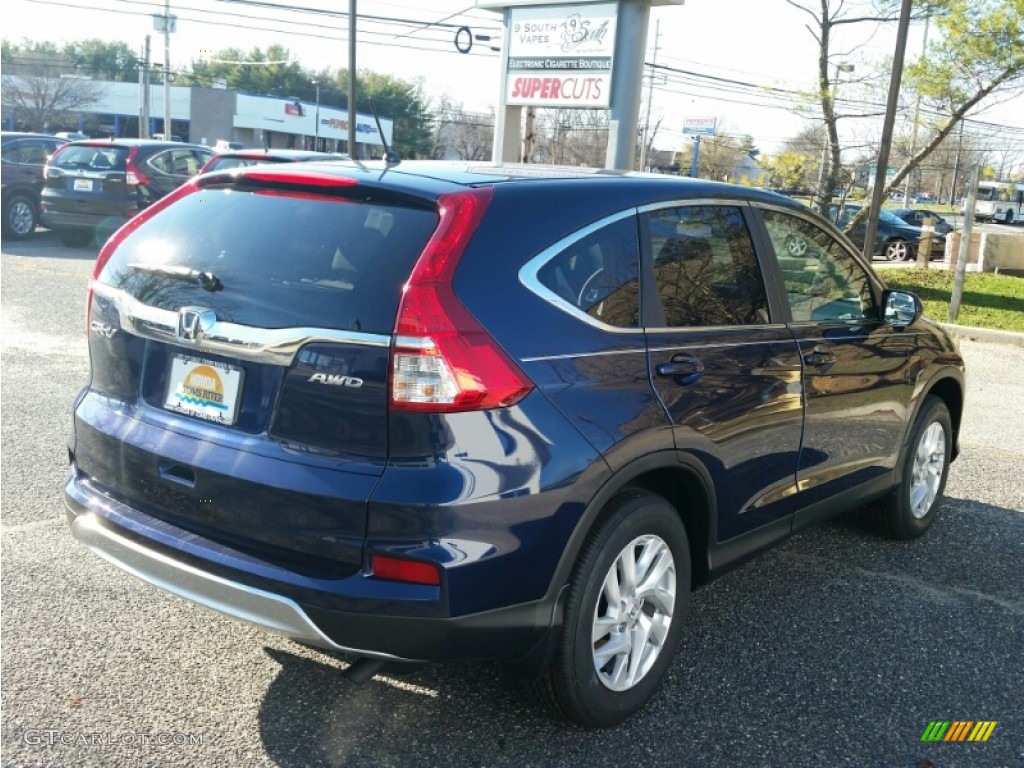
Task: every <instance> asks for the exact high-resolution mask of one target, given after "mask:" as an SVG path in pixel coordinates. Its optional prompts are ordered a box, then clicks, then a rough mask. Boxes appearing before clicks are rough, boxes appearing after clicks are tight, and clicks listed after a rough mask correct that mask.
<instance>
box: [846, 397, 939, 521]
mask: <svg viewBox="0 0 1024 768" xmlns="http://www.w3.org/2000/svg"><path fill="white" fill-rule="evenodd" d="M952 446H953V427H952V422H951V420H950V417H949V410H948V409H947V408H946V404H945V403H944V402H942V400H940V399H939V398H937V397H929V398H928V399H927V400H925V402H924V404H923V405H922V406H921V411H920V412H919V413H918V416H917V421H915V422H914V427H913V429H912V430H911V433H910V440H909V441H908V442H907V446H906V448H905V449H904V454H903V456H902V457H901V461H900V464H901V466H902V470H901V476H900V484H899V485H898V486H896V487H895V488H893V490H892V491H891V492H890V493H889V495H888V496H886V497H885V498H883V499H881V500H880V501H878V502H875V504H873V505H872V506H870V507H869V508H868V509H867V510H866V513H865V520H866V522H867V524H868V526H869V527H870V528H872V529H873V530H875V531H877V532H879V533H882V534H884V535H886V536H890V537H892V538H894V539H914V538H917V537H918V536H920V535H921V534H922V533H924V532H925V531H927V530H928V529H929V528H930V527H931V525H932V523H934V522H935V518H936V517H937V516H938V507H939V504H940V502H941V501H942V494H943V492H944V491H945V489H946V476H947V475H948V474H949V462H950V457H951V455H952Z"/></svg>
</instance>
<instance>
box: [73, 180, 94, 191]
mask: <svg viewBox="0 0 1024 768" xmlns="http://www.w3.org/2000/svg"><path fill="white" fill-rule="evenodd" d="M75 192H92V179H75Z"/></svg>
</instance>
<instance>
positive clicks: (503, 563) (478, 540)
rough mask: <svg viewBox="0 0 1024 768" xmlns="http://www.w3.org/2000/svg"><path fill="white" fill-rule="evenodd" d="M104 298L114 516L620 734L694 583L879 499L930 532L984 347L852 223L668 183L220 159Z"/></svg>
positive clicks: (267, 620) (149, 220) (352, 637)
mask: <svg viewBox="0 0 1024 768" xmlns="http://www.w3.org/2000/svg"><path fill="white" fill-rule="evenodd" d="M794 239H799V240H801V242H802V245H803V247H802V248H800V249H798V250H799V255H793V253H792V250H791V249H790V248H789V245H790V244H791V243H792V242H793V241H794ZM88 327H89V349H90V356H91V363H92V374H91V378H90V380H89V383H88V385H87V386H86V387H85V389H84V390H83V391H82V393H81V394H80V395H79V397H78V399H77V400H76V402H75V405H74V434H73V437H72V440H71V445H70V449H71V451H70V453H71V472H70V475H69V478H68V480H67V484H66V500H67V506H68V514H69V518H70V522H71V530H72V533H73V534H74V536H75V538H77V539H78V540H79V541H80V542H82V543H83V544H85V545H86V546H88V547H89V548H91V549H93V550H94V551H96V552H97V553H98V554H100V555H101V556H103V557H104V558H106V559H107V560H109V561H111V562H113V563H114V564H116V565H118V566H120V567H121V568H124V569H125V570H128V571H129V572H131V573H133V574H134V575H136V576H140V577H141V578H143V579H146V580H148V581H150V582H152V583H154V584H156V585H158V586H160V587H162V588H164V589H166V590H169V591H171V592H173V593H176V594H178V595H181V596H183V597H187V598H189V599H191V600H194V601H196V602H198V603H201V604H203V605H206V606H209V607H211V608H214V609H217V610H219V611H222V612H224V613H227V614H230V615H232V616H236V617H239V618H241V619H245V620H247V621H250V622H254V623H256V624H258V625H261V626H263V627H266V628H267V629H269V630H270V631H273V632H277V633H281V634H284V635H287V636H290V637H292V638H295V639H297V640H299V641H302V642H305V643H312V644H315V645H318V646H322V647H325V648H329V649H334V650H339V651H345V652H349V653H351V654H354V655H355V656H357V657H360V660H359V661H357V662H356V663H355V664H354V665H353V667H352V668H350V670H349V671H350V673H351V674H352V675H353V677H356V678H358V677H364V676H366V675H368V674H371V673H372V672H373V671H374V669H376V668H377V666H376V665H378V664H380V663H382V662H387V661H408V660H415V661H422V660H444V659H484V660H494V661H500V662H505V663H509V664H515V665H517V666H518V667H519V668H521V669H522V670H523V671H524V672H526V673H528V674H530V675H531V676H532V678H533V680H534V687H535V688H536V690H537V691H538V693H539V694H540V695H541V697H542V698H543V699H544V700H545V701H546V702H548V703H549V704H550V705H551V706H552V707H553V708H554V709H555V711H556V712H558V713H561V714H562V715H564V716H566V717H568V718H569V719H570V720H572V721H574V722H577V723H580V724H583V725H586V726H597V727H600V726H608V725H612V724H615V723H618V722H621V721H622V720H624V719H625V718H627V717H629V716H630V715H631V714H633V713H634V712H636V711H637V710H639V709H640V708H641V707H642V706H643V705H644V704H645V703H646V702H647V701H648V700H649V698H650V697H651V696H652V695H653V694H654V693H655V691H656V690H657V688H658V686H659V684H660V682H661V680H662V679H663V678H664V676H665V673H666V670H667V668H668V667H669V665H670V664H671V662H672V657H673V653H674V651H675V649H676V646H677V645H678V643H679V639H680V636H681V634H682V632H683V629H684V622H685V619H686V613H687V607H688V602H689V595H690V592H691V589H693V588H694V587H696V586H698V585H701V584H705V583H707V582H708V581H710V580H711V579H713V578H715V577H716V576H718V575H720V574H722V573H725V572H726V571H728V570H729V569H731V568H734V567H736V566H737V565H739V564H741V563H742V562H744V561H745V560H747V559H748V558H750V557H751V556H753V555H754V554H756V553H757V552H759V551H761V550H764V549H765V548H767V547H769V546H772V545H774V544H777V543H778V542H780V541H782V540H784V539H785V538H786V537H787V536H789V535H790V534H791V533H792V532H793V531H795V530H798V529H800V528H802V527H804V526H807V525H809V524H812V523H816V522H819V521H821V520H824V519H827V518H829V517H831V516H833V515H836V514H838V513H840V512H842V511H844V510H847V509H851V508H854V507H857V506H858V505H863V504H865V503H867V502H872V505H871V506H870V507H869V508H868V509H867V511H866V513H865V515H866V519H867V520H868V521H869V522H870V523H871V524H872V525H873V526H875V527H877V528H879V529H881V530H883V531H885V532H887V533H889V534H890V535H892V536H895V537H898V538H912V537H915V536H918V535H920V534H921V533H923V532H924V531H925V530H926V529H927V528H928V527H929V526H930V525H931V524H932V523H933V522H934V520H935V518H936V515H937V513H938V508H939V506H940V501H941V498H942V493H943V488H944V485H945V482H946V475H947V472H948V468H949V465H950V462H951V460H952V459H953V458H954V457H955V456H956V454H957V440H958V434H959V430H960V419H961V411H962V406H963V393H964V374H963V362H962V360H961V358H960V356H959V354H958V352H957V349H956V346H955V345H954V343H953V342H952V341H951V340H950V338H949V337H948V336H947V334H946V333H945V332H944V331H943V330H941V329H940V328H939V327H938V326H936V325H934V324H933V323H930V322H928V321H927V320H924V319H923V318H922V317H921V309H920V303H919V302H918V300H917V299H916V297H915V296H913V295H912V294H909V293H905V292H901V291H892V290H888V289H887V288H886V287H885V285H884V284H883V283H882V282H881V281H880V280H879V279H878V277H876V276H875V274H874V273H873V272H872V270H871V267H870V265H868V264H866V263H864V262H863V261H862V259H861V257H860V256H859V254H858V253H857V251H856V249H855V248H853V247H852V246H851V244H850V243H849V241H847V240H846V239H845V238H844V237H843V236H842V235H840V234H839V233H838V232H837V231H836V230H835V229H834V228H833V227H832V226H831V225H830V224H828V223H827V222H826V221H825V220H824V219H821V218H819V217H818V216H817V215H816V214H814V213H812V212H810V211H808V210H807V209H806V208H805V207H803V206H802V205H800V204H799V203H794V202H791V201H789V200H787V199H786V198H783V197H781V196H777V195H774V194H771V193H767V192H759V191H756V190H752V189H750V188H745V187H739V186H729V185H722V184H714V183H709V182H703V181H697V180H691V179H679V178H670V177H654V176H645V175H633V174H622V175H615V174H611V173H607V172H603V173H593V172H572V171H566V170H565V169H545V168H538V167H536V166H526V167H517V166H489V165H482V166H465V165H462V166H453V165H447V164H432V163H421V164H417V163H402V164H401V165H398V166H397V167H391V166H389V167H385V166H384V165H382V164H376V165H366V166H364V165H360V164H355V163H352V162H347V161H346V162H338V163H299V164H286V165H279V166H274V167H268V166H254V167H252V168H245V169H237V170H236V171H234V172H224V173H212V174H206V175H203V176H200V177H197V178H195V179H193V180H192V181H190V182H188V183H187V184H186V185H185V186H184V187H182V188H181V189H179V190H177V191H176V192H174V193H172V194H171V195H170V196H168V197H166V198H164V199H162V200H160V201H158V202H156V203H154V204H153V205H152V206H150V207H149V208H147V209H146V210H145V211H144V212H143V213H142V214H140V215H139V216H137V217H136V218H134V219H133V220H132V221H131V222H129V223H128V224H127V225H126V226H124V227H123V228H122V229H120V230H119V231H118V232H117V233H116V234H115V235H114V236H113V237H112V238H111V239H110V241H108V243H107V244H106V245H105V247H104V248H103V250H102V251H101V253H100V256H99V259H98V262H97V265H96V270H95V279H94V281H93V282H92V287H91V293H90V297H89V318H88ZM107 608H108V609H110V610H113V608H112V607H111V606H107ZM709 695H713V692H709Z"/></svg>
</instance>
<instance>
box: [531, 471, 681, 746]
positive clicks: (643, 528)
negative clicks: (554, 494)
mask: <svg viewBox="0 0 1024 768" xmlns="http://www.w3.org/2000/svg"><path fill="white" fill-rule="evenodd" d="M689 602H690V549H689V543H688V541H687V537H686V529H685V528H684V527H683V524H682V521H681V520H680V519H679V514H678V513H677V512H676V510H675V509H673V507H672V506H671V505H670V504H669V503H668V502H667V501H665V500H664V499H663V498H661V497H660V496H656V495H654V494H652V493H648V492H646V491H642V490H626V491H623V492H622V493H620V494H619V495H618V496H616V497H615V498H614V499H613V500H612V501H611V502H609V504H608V506H607V508H606V509H605V510H604V512H603V513H602V516H601V518H600V519H599V521H598V522H597V524H596V525H595V527H594V529H593V530H592V531H591V533H590V536H589V537H588V539H587V542H586V544H585V545H584V547H583V551H582V553H581V555H580V559H579V561H578V563H577V566H576V569H575V571H574V573H573V576H572V580H571V581H570V583H569V593H568V598H567V600H566V606H565V617H564V621H563V624H562V630H561V636H560V638H559V641H558V647H557V650H556V652H555V658H554V660H553V661H552V663H551V665H550V666H549V667H548V668H547V669H546V670H545V672H544V673H543V675H542V676H541V677H540V678H539V679H537V680H536V681H535V682H534V689H535V691H536V692H537V693H538V694H539V695H540V697H541V698H542V699H543V700H544V701H545V702H546V703H547V704H548V705H549V706H550V707H551V708H552V709H553V710H554V711H555V712H556V713H557V714H559V715H561V716H562V717H564V718H566V719H568V720H570V721H572V722H574V723H576V724H578V725H582V726H585V727H588V728H606V727H609V726H613V725H617V724H619V723H621V722H623V721H624V720H626V719H627V718H629V717H630V716H632V715H633V714H635V713H636V712H637V711H639V710H640V709H641V708H643V706H644V705H645V704H646V703H647V702H648V701H649V700H650V699H651V697H652V696H653V695H654V694H655V693H656V692H657V690H658V688H659V686H660V685H661V682H662V679H663V678H664V676H665V672H666V670H667V669H668V666H669V665H670V664H671V663H672V657H673V655H674V654H675V650H676V647H677V646H678V644H679V638H680V636H681V634H682V631H683V622H684V620H685V618H686V611H687V608H688V607H689Z"/></svg>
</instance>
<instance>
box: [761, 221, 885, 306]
mask: <svg viewBox="0 0 1024 768" xmlns="http://www.w3.org/2000/svg"><path fill="white" fill-rule="evenodd" d="M763 216H764V222H765V226H766V227H767V229H768V236H769V237H770V238H771V241H772V245H773V246H774V248H775V254H776V258H777V259H778V262H779V268H780V270H781V272H782V281H783V284H784V286H785V289H786V298H787V300H788V302H789V308H790V311H791V313H792V316H793V320H794V322H798V323H799V322H814V321H821V320H843V321H853V322H856V321H860V320H863V319H865V318H877V317H878V311H877V307H876V305H875V299H874V294H873V292H872V290H871V280H870V278H869V277H868V273H867V270H865V269H864V267H862V266H861V264H860V263H859V262H858V261H857V260H856V259H855V258H854V257H853V255H852V254H851V253H850V252H849V251H847V250H846V248H844V247H843V246H842V244H841V243H840V241H839V240H838V239H837V238H836V237H835V235H833V234H832V233H830V232H828V231H827V230H825V229H822V228H821V227H819V226H818V225H817V224H814V223H812V222H810V221H808V220H806V219H803V218H800V217H798V216H792V215H790V214H786V213H780V212H778V211H763Z"/></svg>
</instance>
